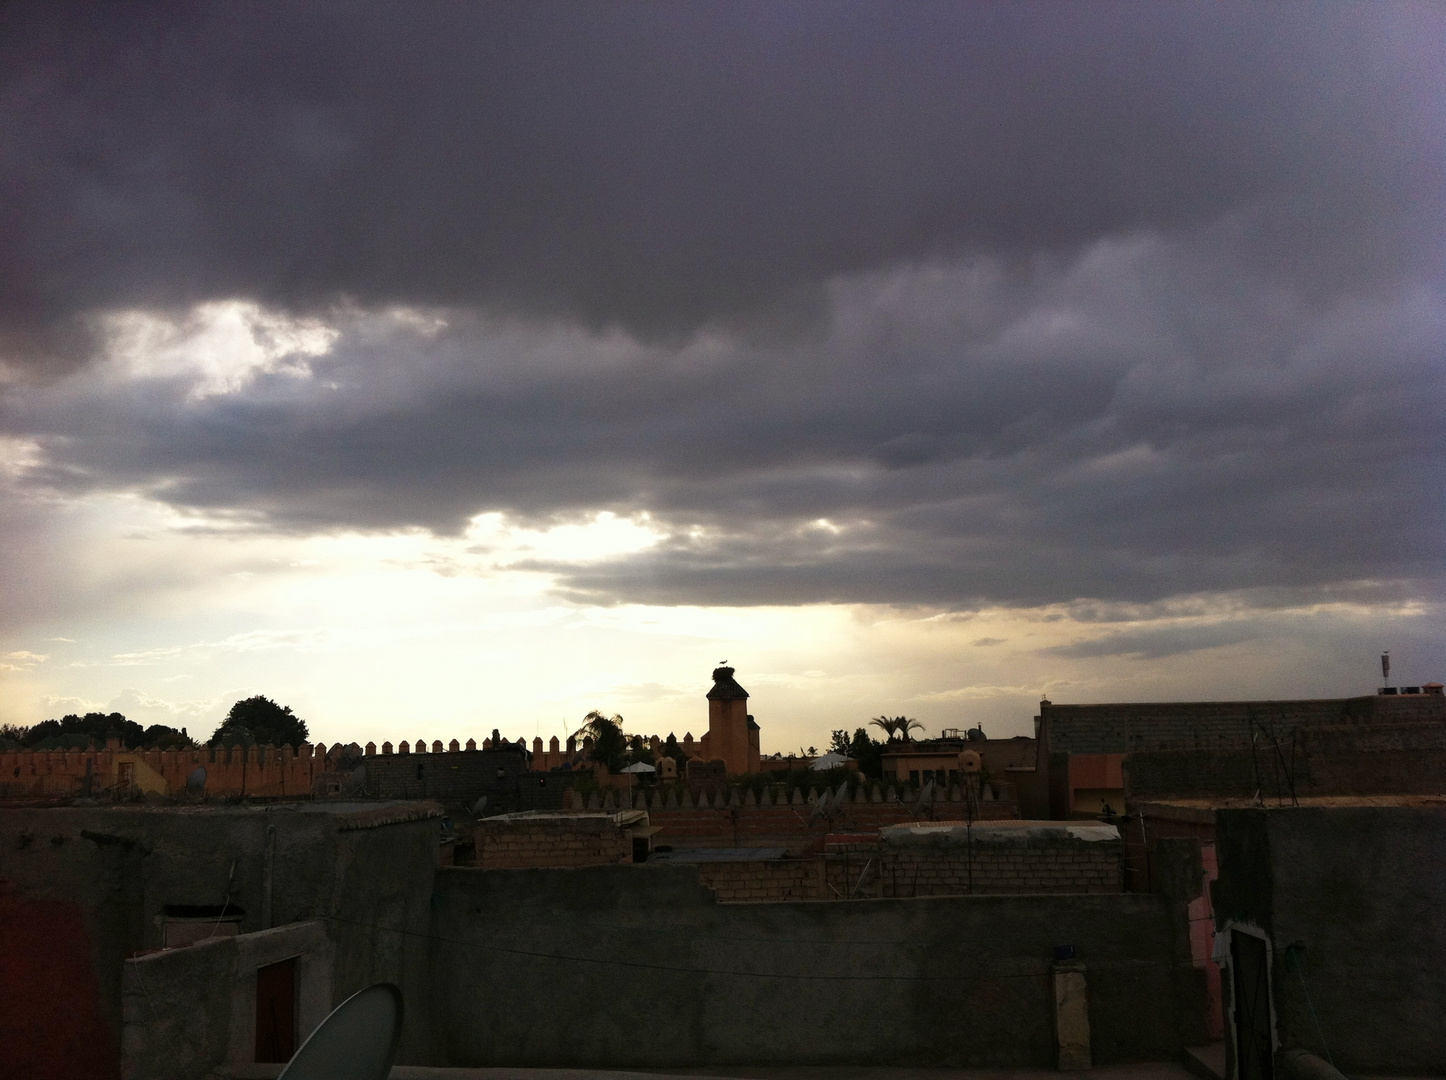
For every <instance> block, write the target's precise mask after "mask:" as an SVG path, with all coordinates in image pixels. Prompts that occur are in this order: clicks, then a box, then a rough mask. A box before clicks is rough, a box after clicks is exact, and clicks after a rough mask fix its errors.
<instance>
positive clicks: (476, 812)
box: [472, 795, 487, 817]
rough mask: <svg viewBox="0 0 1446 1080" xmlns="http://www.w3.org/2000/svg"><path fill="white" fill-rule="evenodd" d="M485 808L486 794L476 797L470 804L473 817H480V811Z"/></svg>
mask: <svg viewBox="0 0 1446 1080" xmlns="http://www.w3.org/2000/svg"><path fill="white" fill-rule="evenodd" d="M486 809H487V796H486V795H483V796H482V797H481V798H480V799H478V800H477V801H476V802H474V803H473V804H472V816H473V817H481V816H482V811H483V810H486Z"/></svg>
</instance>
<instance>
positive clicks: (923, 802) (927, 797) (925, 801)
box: [914, 780, 934, 817]
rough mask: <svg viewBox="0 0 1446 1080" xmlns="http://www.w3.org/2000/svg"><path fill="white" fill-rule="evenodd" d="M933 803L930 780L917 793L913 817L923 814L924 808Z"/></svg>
mask: <svg viewBox="0 0 1446 1080" xmlns="http://www.w3.org/2000/svg"><path fill="white" fill-rule="evenodd" d="M933 801H934V781H932V780H930V781H929V782H928V783H927V784H925V785H924V788H923V790H922V791H920V792H919V801H918V802H917V803H915V804H914V815H915V816H916V817H917V816H918V815H919V814H922V813H923V812H924V807H926V806H928V805H929V804H930V803H931V802H933Z"/></svg>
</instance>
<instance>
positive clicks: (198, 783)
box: [186, 765, 206, 795]
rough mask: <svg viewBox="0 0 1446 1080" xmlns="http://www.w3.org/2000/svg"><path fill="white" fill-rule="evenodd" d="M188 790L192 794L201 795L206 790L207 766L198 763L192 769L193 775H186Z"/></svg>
mask: <svg viewBox="0 0 1446 1080" xmlns="http://www.w3.org/2000/svg"><path fill="white" fill-rule="evenodd" d="M186 790H187V791H188V792H190V793H191V794H192V795H199V794H201V792H203V791H205V790H206V766H204V765H197V766H196V767H195V768H194V769H192V770H191V775H190V776H188V777H186Z"/></svg>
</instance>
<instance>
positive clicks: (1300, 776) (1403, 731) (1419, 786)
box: [1124, 724, 1446, 804]
mask: <svg viewBox="0 0 1446 1080" xmlns="http://www.w3.org/2000/svg"><path fill="white" fill-rule="evenodd" d="M1124 772H1125V791H1126V796H1127V799H1128V800H1129V801H1130V802H1131V803H1132V804H1133V803H1136V802H1142V801H1149V800H1159V799H1165V798H1170V797H1176V798H1191V797H1195V798H1201V797H1208V796H1218V797H1235V798H1250V797H1252V796H1254V794H1255V793H1256V792H1257V791H1258V792H1259V793H1260V795H1261V797H1262V798H1264V799H1276V800H1278V799H1289V798H1290V796H1291V794H1292V790H1293V792H1294V794H1295V795H1296V796H1297V797H1306V796H1329V795H1382V794H1399V795H1435V794H1446V725H1436V724H1414V725H1402V724H1382V725H1371V726H1360V725H1352V726H1329V727H1319V728H1309V729H1304V730H1301V731H1299V732H1297V736H1296V739H1295V742H1294V744H1293V745H1292V743H1291V742H1290V741H1289V739H1284V740H1282V745H1281V753H1280V754H1279V755H1277V754H1276V752H1275V749H1274V747H1271V746H1262V747H1257V748H1256V749H1255V750H1254V751H1252V750H1250V749H1239V748H1235V749H1225V750H1212V751H1178V750H1177V751H1170V750H1160V751H1154V752H1147V753H1135V754H1130V755H1128V756H1126V758H1125V759H1124Z"/></svg>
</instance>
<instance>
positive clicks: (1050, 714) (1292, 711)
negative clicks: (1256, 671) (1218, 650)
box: [1040, 694, 1446, 754]
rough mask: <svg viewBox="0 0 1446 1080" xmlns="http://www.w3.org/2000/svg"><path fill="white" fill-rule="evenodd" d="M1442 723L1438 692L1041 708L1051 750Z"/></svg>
mask: <svg viewBox="0 0 1446 1080" xmlns="http://www.w3.org/2000/svg"><path fill="white" fill-rule="evenodd" d="M1425 723H1446V697H1443V696H1442V695H1440V694H1414V695H1398V696H1388V695H1370V696H1368V697H1354V698H1321V699H1311V700H1300V701H1182V702H1157V703H1137V704H1113V705H1055V704H1051V703H1041V705H1040V730H1041V734H1043V735H1044V736H1045V737H1046V738H1047V739H1048V744H1049V751H1050V752H1051V753H1067V754H1127V753H1132V752H1136V751H1153V750H1227V749H1234V748H1239V747H1245V748H1248V747H1249V746H1250V745H1251V741H1252V737H1254V736H1258V733H1259V732H1261V731H1262V730H1263V731H1265V732H1267V733H1272V734H1285V733H1286V732H1288V731H1290V730H1292V729H1306V728H1311V727H1341V726H1356V727H1375V726H1377V725H1387V726H1389V725H1400V724H1425Z"/></svg>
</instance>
